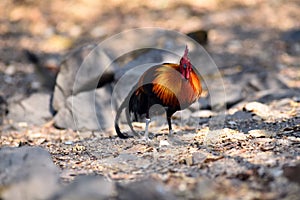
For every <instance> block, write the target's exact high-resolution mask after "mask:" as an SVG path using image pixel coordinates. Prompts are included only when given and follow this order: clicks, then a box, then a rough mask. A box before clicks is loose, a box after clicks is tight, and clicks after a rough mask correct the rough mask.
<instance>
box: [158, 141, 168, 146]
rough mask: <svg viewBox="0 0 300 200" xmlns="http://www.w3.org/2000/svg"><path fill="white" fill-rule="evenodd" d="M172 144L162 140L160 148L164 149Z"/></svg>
mask: <svg viewBox="0 0 300 200" xmlns="http://www.w3.org/2000/svg"><path fill="white" fill-rule="evenodd" d="M169 145H170V143H169V142H168V140H160V141H159V146H160V147H162V146H169Z"/></svg>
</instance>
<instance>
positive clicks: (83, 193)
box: [51, 176, 116, 200]
mask: <svg viewBox="0 0 300 200" xmlns="http://www.w3.org/2000/svg"><path fill="white" fill-rule="evenodd" d="M115 194H116V188H115V183H114V182H111V181H107V180H105V179H104V178H103V177H99V176H79V177H76V179H75V180H74V181H73V182H72V183H70V184H69V185H68V186H66V187H65V188H63V189H62V190H60V192H58V193H57V194H56V195H54V196H53V197H52V198H51V200H82V199H89V200H101V199H109V198H112V197H113V196H114V195H115Z"/></svg>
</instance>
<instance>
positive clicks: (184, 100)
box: [115, 46, 202, 139]
mask: <svg viewBox="0 0 300 200" xmlns="http://www.w3.org/2000/svg"><path fill="white" fill-rule="evenodd" d="M201 92H202V87H201V83H200V80H199V77H198V75H197V73H196V72H195V71H194V69H193V67H192V64H191V62H190V60H189V58H188V47H187V46H186V48H185V52H184V55H183V56H182V58H181V59H180V62H179V64H173V63H163V64H160V65H156V66H153V67H151V68H149V69H148V70H147V71H146V72H144V73H143V74H142V76H141V77H140V79H139V81H138V83H137V84H136V85H135V86H134V87H133V89H132V90H131V92H130V93H129V95H128V96H127V97H126V98H125V100H124V101H123V103H122V104H121V105H120V108H119V109H118V111H117V114H116V118H115V130H116V132H117V135H118V136H119V137H120V138H128V137H130V136H128V135H127V134H125V133H122V132H121V131H120V128H119V125H118V121H119V117H120V114H121V113H122V111H123V109H124V108H125V112H126V118H127V122H128V125H129V126H130V128H131V130H132V132H133V133H134V134H135V135H137V133H136V132H135V131H134V130H133V127H132V124H131V121H130V115H132V114H133V117H134V119H133V120H134V121H138V119H139V118H142V117H143V116H145V119H146V127H145V134H144V137H145V138H146V139H148V127H149V123H150V121H151V120H150V116H149V110H150V108H151V106H153V105H156V104H159V105H161V106H163V107H164V108H165V110H166V116H167V122H168V127H169V137H170V136H172V134H173V131H172V124H171V117H172V115H173V114H174V113H175V112H176V111H179V110H182V109H185V108H187V107H188V106H190V105H191V104H192V103H194V102H195V101H196V100H198V99H199V97H200V94H201ZM138 136H139V135H138Z"/></svg>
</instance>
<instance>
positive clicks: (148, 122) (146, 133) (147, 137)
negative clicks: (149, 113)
mask: <svg viewBox="0 0 300 200" xmlns="http://www.w3.org/2000/svg"><path fill="white" fill-rule="evenodd" d="M150 122H151V119H150V118H146V128H145V135H144V137H145V139H149V131H148V129H149V124H150Z"/></svg>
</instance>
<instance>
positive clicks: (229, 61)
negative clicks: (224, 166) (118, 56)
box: [0, 0, 300, 102]
mask: <svg viewBox="0 0 300 200" xmlns="http://www.w3.org/2000/svg"><path fill="white" fill-rule="evenodd" d="M0 11H1V16H0V20H1V23H0V38H1V39H0V83H1V84H0V97H1V99H2V100H1V101H2V102H4V101H7V102H14V101H17V100H20V99H22V98H23V97H24V96H29V95H30V94H31V93H34V92H36V91H41V90H45V89H47V87H43V84H42V83H41V82H43V81H41V79H39V78H38V76H37V74H36V70H35V66H34V64H33V62H32V60H34V59H32V58H28V52H31V53H33V54H35V55H38V57H39V58H41V60H43V59H44V58H45V60H46V61H45V62H44V63H43V65H44V66H45V67H46V69H47V70H46V73H48V74H49V76H46V79H47V80H46V81H45V80H44V82H47V81H48V79H53V77H55V74H56V73H57V72H58V71H59V67H58V65H59V62H60V59H61V56H62V55H64V54H66V53H67V52H69V51H70V50H72V49H75V48H76V47H79V46H83V45H86V44H90V43H96V44H97V43H99V42H101V41H103V40H104V39H105V38H108V37H110V36H112V35H114V34H118V33H119V32H121V31H126V30H127V29H131V28H138V27H161V28H166V29H170V30H174V31H179V32H181V33H184V34H189V35H192V36H193V33H197V32H199V31H200V32H201V31H203V30H204V31H205V32H206V31H207V34H208V42H207V44H205V46H204V47H205V48H206V50H207V51H208V52H209V54H210V55H211V56H212V58H213V59H214V61H215V62H216V64H217V66H218V67H219V68H220V70H221V72H222V74H223V75H224V76H227V75H228V76H229V75H232V74H237V73H244V72H245V71H246V72H247V71H248V72H249V71H250V72H251V70H252V72H254V74H255V73H257V72H258V71H260V70H267V73H265V75H264V76H263V77H262V78H263V79H264V80H265V81H266V82H265V83H261V82H259V81H258V82H255V81H252V86H253V87H254V88H258V89H261V88H260V87H262V86H261V85H262V84H266V85H269V87H270V84H273V82H272V81H270V82H267V81H268V80H269V79H270V80H272V79H273V78H272V77H273V76H270V77H269V75H268V74H269V71H270V72H273V73H275V74H276V75H280V77H279V79H280V81H281V82H283V83H284V84H285V85H286V86H288V87H299V85H300V70H299V68H300V67H299V65H300V64H299V63H300V60H299V55H300V20H299V19H300V2H299V1H297V0H289V1H283V0H269V1H265V0H243V1H239V0H230V1H224V0H210V1H205V0H177V1H169V0H164V1H152V0H151V1H142V2H141V1H137V0H127V1H122V0H113V1H93V0H74V1H68V0H52V1H34V0H1V1H0ZM194 36H195V34H194ZM195 39H197V34H196V36H195ZM120 45H122V44H120ZM29 57H30V56H29ZM266 77H267V78H266ZM268 77H269V78H268ZM44 78H45V77H44ZM233 80H235V81H233V83H234V84H239V82H238V80H239V78H236V79H233ZM50 81H51V80H49V82H50ZM266 88H267V89H268V87H266ZM263 89H265V88H263Z"/></svg>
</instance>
